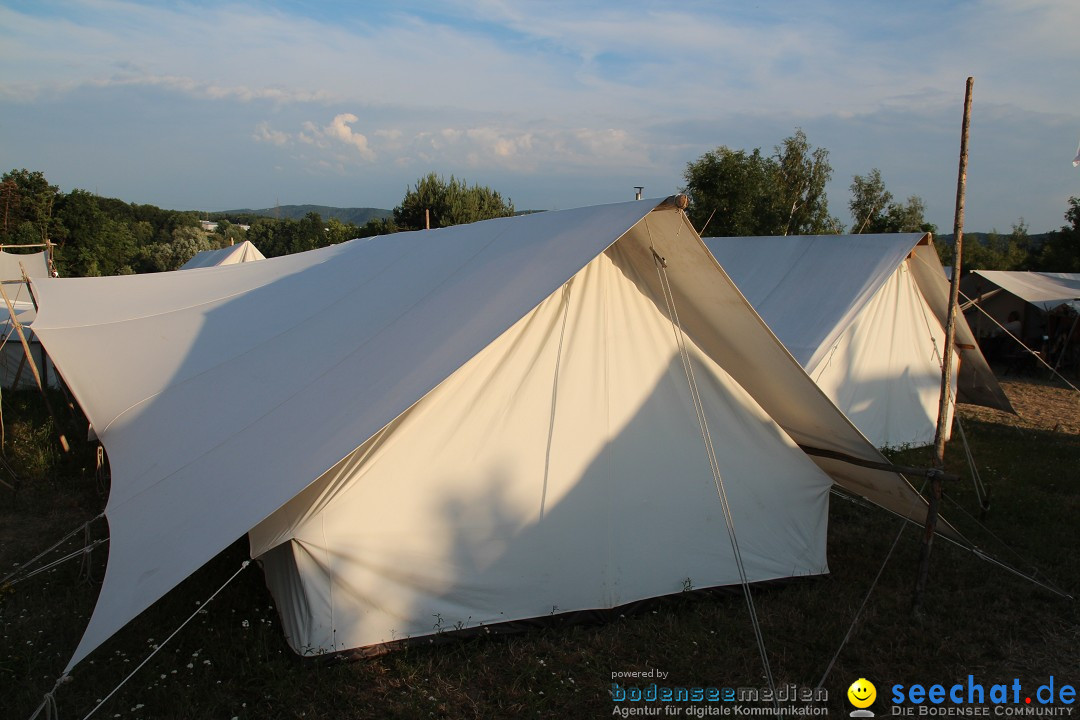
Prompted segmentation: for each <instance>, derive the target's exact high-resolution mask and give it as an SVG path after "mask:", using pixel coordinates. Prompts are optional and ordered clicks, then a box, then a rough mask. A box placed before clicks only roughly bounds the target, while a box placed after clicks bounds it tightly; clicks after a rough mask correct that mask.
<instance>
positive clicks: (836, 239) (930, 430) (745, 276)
mask: <svg viewBox="0 0 1080 720" xmlns="http://www.w3.org/2000/svg"><path fill="white" fill-rule="evenodd" d="M705 243H706V244H707V245H708V247H709V250H710V251H711V252H712V253H713V255H714V256H715V257H716V258H717V260H718V261H719V262H720V264H721V265H722V266H723V267H724V269H725V270H726V271H727V273H728V275H729V276H731V278H732V280H734V281H735V284H736V285H737V286H738V287H739V289H740V290H741V291H742V292H743V294H744V295H745V296H746V298H747V299H748V300H749V301H750V304H751V305H753V306H754V308H755V309H756V310H757V311H758V313H760V314H761V317H762V318H763V319H764V320H765V322H766V323H767V324H768V325H769V327H770V328H772V330H773V332H775V333H776V335H777V337H779V338H780V340H781V342H783V343H784V345H785V346H786V347H787V349H788V350H789V351H791V354H792V355H794V356H795V359H796V360H798V361H799V363H800V364H802V366H803V367H804V368H805V369H806V371H807V373H809V374H810V376H811V377H813V378H814V380H815V381H816V382H817V383H818V385H820V386H821V388H822V389H823V390H824V391H825V393H826V394H827V395H828V396H829V397H830V398H832V399H833V401H834V402H835V403H836V404H837V406H838V407H840V409H841V410H843V411H844V412H845V413H846V414H847V416H848V417H849V418H850V419H851V421H852V422H853V423H855V425H856V426H857V427H858V428H859V429H860V430H862V432H863V434H865V435H866V437H867V438H869V439H870V440H871V441H872V442H873V443H874V444H875V445H877V446H879V447H884V446H892V447H899V446H904V445H925V444H928V443H930V442H932V441H933V439H934V433H935V428H936V425H937V415H938V405H939V397H940V389H941V368H942V357H943V353H944V344H945V330H944V326H945V319H946V312H947V309H948V289H949V288H948V282H947V281H946V279H945V274H944V272H943V270H942V267H941V261H940V260H939V259H938V256H937V252H936V251H935V250H934V247H933V245H932V243H931V239H930V236H929V235H928V234H923V233H908V234H880V235H813V236H786V237H736V238H705ZM956 339H957V347H958V348H959V352H958V354H959V359H960V362H959V366H958V369H957V370H955V371H954V372H956V375H955V376H954V378H955V381H956V382H954V384H953V387H954V388H958V392H957V397H958V398H959V399H960V400H961V401H964V402H971V403H977V404H980V405H986V406H988V407H995V408H998V409H1001V410H1006V411H1011V410H1012V407H1011V405H1010V404H1009V401H1008V398H1006V396H1005V394H1004V393H1003V392H1002V390H1001V387H1000V386H999V385H998V382H997V380H996V379H995V377H994V374H993V372H992V371H991V370H990V368H989V366H988V365H987V364H986V359H985V358H984V357H983V356H982V353H981V352H980V351H979V348H978V346H977V345H976V343H975V339H974V337H973V336H972V334H971V330H970V328H968V326H967V323H966V322H964V319H963V317H962V316H959V317H958V318H957V331H956ZM954 367H956V365H955V364H954ZM950 412H952V405H950Z"/></svg>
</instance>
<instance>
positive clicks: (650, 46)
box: [0, 0, 1080, 232]
mask: <svg viewBox="0 0 1080 720" xmlns="http://www.w3.org/2000/svg"><path fill="white" fill-rule="evenodd" d="M1078 27H1080V2H1076V0H959V1H957V2H938V1H933V2H931V1H929V0H912V1H910V2H903V3H895V2H894V3H877V2H874V3H867V2H863V1H857V0H824V1H817V2H813V3H811V2H802V3H795V2H770V1H769V0H763V1H761V2H757V3H753V4H751V3H742V2H738V3H736V2H695V1H693V0H691V1H684V2H681V3H660V2H637V1H635V0H624V1H622V2H611V3H590V2H559V1H551V2H527V3H526V2H517V3H510V2H498V1H495V0H470V1H469V2H456V1H454V0H448V1H447V2H439V3H435V2H416V1H413V2H409V1H406V2H397V3H386V2H380V3H365V2H315V1H314V0H309V1H306V2H301V1H297V2H258V3H255V2H251V3H215V2H182V3H175V2H169V3H165V2H161V3H152V2H144V3H132V2H120V1H115V0H74V1H71V2H62V3H61V2H51V1H50V0H36V1H34V2H4V1H3V0H0V168H2V169H3V170H8V169H12V168H21V167H25V168H27V169H30V170H41V171H43V172H44V173H45V175H46V177H47V178H48V179H49V180H50V181H51V182H53V183H55V184H58V185H60V187H61V189H62V190H64V191H68V190H71V189H72V188H76V187H78V188H83V189H87V190H91V191H96V192H98V193H100V194H101V195H105V196H109V197H118V198H121V199H123V200H126V201H129V202H137V203H152V204H154V205H159V206H161V207H170V208H180V209H190V208H198V209H205V210H223V209H231V208H239V207H268V206H273V205H274V203H275V202H280V203H281V204H301V203H313V204H320V205H335V206H374V207H384V208H391V207H393V206H394V205H396V204H397V203H398V202H400V200H401V198H402V196H403V195H404V193H405V190H406V188H407V187H408V186H409V185H410V184H411V183H413V182H414V181H415V180H416V179H417V178H419V177H421V176H422V175H425V174H427V173H428V172H431V171H434V172H437V173H440V174H442V175H446V176H449V175H451V174H453V175H455V176H457V177H459V178H464V179H466V180H468V181H469V182H476V183H480V184H482V185H489V186H491V187H493V188H495V189H497V190H499V191H500V192H502V193H503V194H504V196H509V197H510V198H512V200H513V201H514V204H515V206H516V207H518V208H519V209H526V208H527V209H553V208H568V207H577V206H581V205H591V204H596V203H605V202H616V201H620V200H626V199H630V198H632V196H633V186H635V185H644V186H645V194H646V195H647V196H650V197H655V196H664V195H668V194H670V193H672V192H675V191H677V190H678V189H679V188H680V187H681V185H682V182H683V180H682V174H683V171H684V169H685V167H686V164H687V162H690V161H692V160H694V159H696V158H698V157H699V156H700V155H701V154H702V153H704V152H705V151H707V150H710V149H713V148H715V147H717V146H719V145H726V146H728V147H731V148H736V149H748V150H749V149H753V148H755V147H760V148H762V150H763V151H765V152H767V153H768V152H771V151H772V148H773V147H774V146H775V145H777V144H779V143H780V142H781V141H782V140H783V139H784V138H785V137H787V136H790V135H791V134H793V133H794V131H795V129H796V128H797V127H801V128H802V129H803V130H804V131H805V132H806V134H807V136H808V138H809V140H810V142H811V144H812V145H814V146H816V147H824V148H827V149H828V150H829V153H830V155H829V159H830V162H831V164H832V166H833V170H834V174H833V180H832V182H831V184H830V186H829V200H830V209H831V211H832V214H833V215H836V216H837V217H839V218H840V220H841V221H842V222H844V223H846V224H849V225H850V223H851V218H850V216H849V213H848V209H847V204H848V200H849V195H850V193H849V189H848V187H849V185H850V184H851V180H852V176H853V175H855V174H866V173H867V172H869V171H870V170H871V169H872V168H875V167H876V168H878V169H880V171H881V173H882V176H883V178H884V179H885V182H886V185H887V187H888V188H889V190H890V191H891V192H892V193H893V194H894V195H895V196H896V197H897V198H898V199H903V198H906V197H907V196H909V195H919V196H920V197H922V198H923V200H924V201H925V203H926V206H927V210H928V217H929V220H930V221H931V222H934V223H935V224H937V225H938V227H939V230H940V231H941V232H949V231H951V229H952V224H953V220H952V217H953V206H954V202H955V190H956V173H957V154H958V149H959V136H960V121H961V115H962V111H963V93H964V82H965V80H966V78H967V77H968V76H969V75H972V76H974V77H975V94H974V115H973V121H972V135H971V146H970V147H971V158H970V164H969V172H968V196H967V207H966V223H965V227H966V229H967V230H969V231H972V230H990V229H992V228H996V229H998V230H1002V231H1008V230H1009V229H1010V228H1011V226H1012V225H1013V224H1014V223H1017V222H1018V221H1019V220H1020V219H1021V218H1023V219H1024V220H1025V221H1026V222H1027V224H1028V226H1029V228H1030V231H1031V232H1043V231H1046V230H1051V229H1056V228H1058V227H1060V226H1061V225H1062V224H1063V223H1064V219H1063V214H1064V212H1065V209H1066V207H1067V200H1068V198H1069V197H1070V196H1072V195H1080V168H1074V167H1073V166H1072V163H1071V161H1072V159H1073V157H1074V155H1075V153H1076V149H1077V141H1078V140H1080V93H1077V92H1076V90H1077V80H1078V77H1080V62H1078V61H1080V51H1078V50H1077V42H1076V28H1078Z"/></svg>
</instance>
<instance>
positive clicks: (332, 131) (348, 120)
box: [322, 113, 375, 160]
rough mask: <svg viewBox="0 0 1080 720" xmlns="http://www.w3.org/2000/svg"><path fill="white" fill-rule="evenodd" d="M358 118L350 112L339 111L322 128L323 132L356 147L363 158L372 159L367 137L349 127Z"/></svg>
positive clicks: (373, 155) (372, 153)
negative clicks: (339, 112) (338, 113)
mask: <svg viewBox="0 0 1080 720" xmlns="http://www.w3.org/2000/svg"><path fill="white" fill-rule="evenodd" d="M359 120H360V118H358V117H357V116H356V115H353V114H352V113H341V114H340V115H335V116H334V119H333V120H332V121H331V122H330V124H329V125H327V126H326V127H325V128H323V131H322V132H323V134H324V135H326V136H327V137H331V138H334V139H336V140H340V141H341V142H343V143H345V144H346V145H351V146H352V147H354V148H356V150H357V152H359V153H360V157H362V158H364V159H365V160H374V159H375V153H374V152H372V150H371V148H369V147H368V139H367V138H366V137H365V136H364V135H361V134H360V133H358V132H353V129H352V128H351V127H349V126H350V125H351V124H352V123H355V122H358V121H359Z"/></svg>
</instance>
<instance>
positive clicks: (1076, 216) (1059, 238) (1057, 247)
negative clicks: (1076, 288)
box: [1037, 197, 1080, 272]
mask: <svg viewBox="0 0 1080 720" xmlns="http://www.w3.org/2000/svg"><path fill="white" fill-rule="evenodd" d="M1065 220H1066V221H1068V223H1069V224H1068V225H1063V226H1062V227H1061V229H1060V230H1058V231H1056V232H1052V233H1050V234H1049V236H1048V237H1047V238H1046V242H1045V243H1043V246H1042V249H1041V250H1040V252H1039V255H1038V260H1037V263H1038V269H1039V270H1042V271H1045V272H1080V197H1070V198H1069V209H1068V210H1066V211H1065Z"/></svg>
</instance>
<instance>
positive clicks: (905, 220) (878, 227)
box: [848, 168, 937, 235]
mask: <svg viewBox="0 0 1080 720" xmlns="http://www.w3.org/2000/svg"><path fill="white" fill-rule="evenodd" d="M850 187H851V200H850V201H849V202H848V209H849V210H851V219H852V221H853V224H852V226H851V231H852V233H854V234H856V235H857V234H860V233H900V232H937V228H936V227H935V226H934V225H932V224H931V223H928V222H927V221H926V205H925V203H923V200H922V198H920V197H919V196H918V195H911V196H909V197H908V199H907V202H906V203H898V202H893V195H892V193H891V192H889V191H888V190H886V189H885V181H884V180H882V179H881V171H880V170H878V169H877V168H874V169H873V170H871V171H870V172H869V173H868V174H867V175H866V176H862V175H856V176H855V177H854V178H853V180H852V182H851V186H850Z"/></svg>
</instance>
